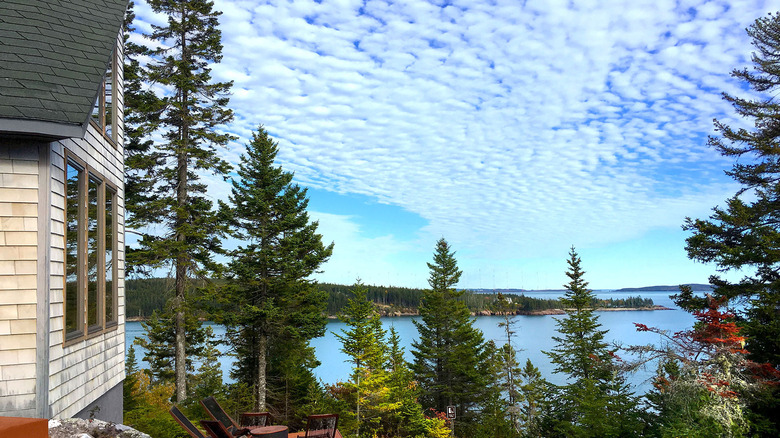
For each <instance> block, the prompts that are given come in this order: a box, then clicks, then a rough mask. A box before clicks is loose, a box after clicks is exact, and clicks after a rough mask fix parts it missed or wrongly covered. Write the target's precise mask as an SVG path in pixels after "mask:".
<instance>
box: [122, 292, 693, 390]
mask: <svg viewBox="0 0 780 438" xmlns="http://www.w3.org/2000/svg"><path fill="white" fill-rule="evenodd" d="M675 292H676V291H663V292H642V293H641V294H640V295H641V296H642V298H651V299H652V300H653V302H654V303H655V304H657V305H662V306H666V307H670V308H673V309H674V310H664V311H661V310H658V311H624V312H598V313H597V315H598V316H599V323H601V325H602V329H603V330H608V333H607V335H606V336H607V340H608V341H609V342H613V341H614V342H619V343H622V344H623V345H635V344H648V343H656V342H657V341H658V338H657V337H656V336H655V335H653V334H649V333H638V332H637V331H636V329H635V328H634V324H633V323H635V322H637V323H642V324H646V325H648V326H654V327H658V328H661V329H665V330H670V331H680V330H685V329H688V328H690V327H691V325H692V324H693V321H694V319H693V317H692V316H691V315H690V314H688V313H686V312H684V311H682V310H679V309H676V308H675V306H674V303H672V301H671V300H670V299H669V295H671V294H673V293H675ZM595 294H596V296H598V297H599V298H627V297H629V296H636V295H638V294H637V293H636V292H634V293H622V292H599V291H597V292H595ZM560 295H562V293H555V292H535V293H526V296H530V297H535V298H557V297H559V296H560ZM555 318H556V317H553V316H517V317H516V319H515V321H517V323H516V324H515V331H516V334H515V337H514V339H513V341H512V342H513V343H514V345H515V348H519V349H522V351H520V352H519V353H518V360H519V361H520V363H521V364H525V361H526V359H527V358H530V359H531V362H533V363H534V365H536V366H537V367H538V368H539V369H540V370H541V372H542V374H543V375H544V376H545V377H546V378H547V379H549V380H551V381H552V382H555V383H563V378H562V377H561V376H558V375H556V374H553V373H552V367H551V365H550V363H549V361H548V359H547V356H546V355H544V353H542V350H549V349H550V348H552V347H553V345H554V344H553V341H552V339H551V338H552V336H555V335H557V333H556V331H555V329H556V325H555ZM557 318H559V317H557ZM412 320H413V317H396V318H382V324H383V326H384V328H385V329H389V328H390V327H391V326H392V327H395V330H396V331H397V332H398V335H399V336H400V338H401V344H402V346H404V347H405V353H406V358H407V360H410V361H411V360H412V354H411V352H410V348H411V344H412V342H413V341H415V340H416V339H417V329H416V328H415V326H414V324H413V323H412ZM501 321H503V317H499V316H480V317H477V318H476V322H475V326H476V327H477V328H479V329H480V330H482V333H484V335H485V338H486V339H492V340H494V341H495V342H496V343H497V344H498V345H502V344H503V343H504V341H505V338H504V332H503V329H500V328H499V327H498V323H499V322H501ZM209 324H210V323H209ZM210 325H211V326H212V329H213V330H214V333H215V334H216V335H217V336H221V335H223V334H224V333H225V330H224V327H222V326H220V325H216V324H210ZM343 329H346V324H344V323H342V322H340V321H335V320H331V321H330V322H328V327H327V333H326V334H325V336H323V337H321V338H317V339H314V340H313V341H312V345H313V346H314V348H315V350H316V352H317V358H318V359H319V360H320V362H321V365H320V366H319V367H317V368H316V369H315V370H314V372H315V374H316V375H317V377H319V378H320V379H321V380H322V381H323V382H325V383H335V382H337V381H339V380H345V379H347V377H348V374H349V371H350V366H349V364H347V363H346V362H345V361H346V359H347V356H346V355H344V354H343V353H341V351H340V349H341V344H340V343H339V341H338V339H337V338H336V336H335V335H334V333H340V332H341V330H343ZM143 334H144V333H143V327H141V323H139V322H128V323H127V325H126V344H125V346H126V348H128V347H129V346H130V344H131V343H132V341H133V339H135V338H136V337H142V336H143ZM220 349H221V350H222V351H223V352H227V347H224V346H222V347H220ZM619 354H620V353H619ZM623 356H624V357H625V354H623ZM136 357H137V359H138V360H139V362H140V361H141V360H142V358H143V351H142V350H141V349H139V348H138V347H136ZM227 357H229V356H227ZM140 365H141V366H142V367H145V365H146V364H145V363H143V362H140ZM231 365H232V361H229V360H225V361H223V362H222V372H223V376H224V378H225V380H229V379H228V375H229V371H230V367H231ZM654 373H655V369H654V368H653V367H650V369H646V370H643V371H639V372H637V373H636V374H635V375H634V376H632V378H631V382H632V383H633V384H634V385H635V386H636V387H637V392H639V393H643V392H645V391H646V390H647V389H648V388H649V384H648V383H647V379H648V378H650V377H652V376H653V374H654Z"/></svg>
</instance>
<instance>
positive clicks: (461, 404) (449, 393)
mask: <svg viewBox="0 0 780 438" xmlns="http://www.w3.org/2000/svg"><path fill="white" fill-rule="evenodd" d="M428 269H429V270H430V276H429V278H428V284H429V285H430V286H431V289H429V290H426V291H425V292H423V297H422V302H421V304H420V319H419V320H415V321H414V324H415V326H416V327H417V331H418V332H419V339H418V340H417V341H415V342H414V343H413V344H412V348H413V350H412V354H413V355H414V363H413V365H412V369H413V370H414V374H415V378H416V379H417V381H418V382H419V384H420V388H421V390H422V392H421V395H420V400H421V403H422V405H423V407H424V408H434V409H436V410H437V411H439V412H443V411H444V410H445V409H446V407H447V406H448V405H454V406H456V409H457V412H458V420H457V422H458V423H462V422H465V423H468V422H471V421H473V419H474V417H475V416H476V415H477V413H476V411H475V409H476V408H478V407H479V406H481V404H482V403H483V402H484V399H485V397H486V395H487V388H488V387H489V385H490V383H491V382H490V380H491V378H492V375H491V373H490V363H489V360H488V359H489V357H490V353H491V352H490V351H489V349H488V348H487V344H486V343H485V341H484V339H483V336H482V332H481V331H480V330H478V329H475V328H474V327H473V325H472V324H473V320H472V318H471V314H470V312H469V310H468V308H467V307H466V305H465V304H464V303H463V302H462V301H458V300H457V298H458V297H459V296H461V295H462V294H463V292H462V291H457V290H455V289H454V286H455V284H457V282H458V280H459V278H460V275H461V271H460V270H459V269H458V266H457V261H456V260H455V253H454V252H453V251H452V250H451V249H450V246H449V244H448V243H447V241H446V240H444V239H440V240H439V241H438V242H437V243H436V250H435V252H434V256H433V263H428ZM458 427H459V426H456V429H457V428H458Z"/></svg>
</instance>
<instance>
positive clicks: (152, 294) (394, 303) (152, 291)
mask: <svg viewBox="0 0 780 438" xmlns="http://www.w3.org/2000/svg"><path fill="white" fill-rule="evenodd" d="M215 282H216V283H219V281H215ZM172 286H173V281H172V279H169V278H134V279H128V280H126V281H125V300H126V301H125V314H126V315H127V317H129V318H141V319H143V318H146V317H149V316H151V315H152V313H153V312H154V311H158V312H160V311H162V310H163V309H164V308H165V303H166V302H167V300H168V299H169V298H170V297H171V296H172ZM317 286H318V288H319V289H320V290H321V291H323V292H325V293H327V297H328V298H327V299H328V304H327V308H326V311H327V314H328V316H330V317H332V316H338V315H340V314H341V313H342V311H343V310H344V308H345V307H346V306H347V304H348V302H349V300H350V298H351V296H352V292H351V289H352V286H346V285H341V284H333V283H318V285H317ZM363 287H364V288H365V289H366V297H367V299H368V300H369V301H371V302H372V303H374V305H376V306H377V307H378V311H379V313H380V315H383V316H387V315H393V314H395V313H396V312H398V313H401V314H409V313H417V311H418V309H419V307H420V300H421V298H422V295H423V289H415V288H405V287H394V286H375V285H363ZM501 296H503V297H506V298H507V299H508V300H509V304H510V306H509V308H506V309H505V308H504V307H502V306H503V305H502V304H500V299H499V294H498V293H485V292H479V293H476V292H471V291H469V290H464V293H463V295H462V296H461V297H459V298H458V299H459V300H461V301H463V302H464V303H466V307H467V308H468V309H469V310H470V311H471V312H472V313H476V312H481V311H489V312H493V313H498V312H502V311H508V312H534V311H539V310H552V309H562V308H563V305H562V304H561V301H560V300H559V299H555V298H534V297H528V296H525V295H522V294H517V293H503V294H501ZM591 304H592V306H593V307H595V308H607V309H609V308H651V307H653V306H654V303H653V300H652V299H650V298H642V297H641V296H636V297H626V298H607V299H603V298H596V297H593V302H592V303H591ZM205 316H206V315H204V317H205Z"/></svg>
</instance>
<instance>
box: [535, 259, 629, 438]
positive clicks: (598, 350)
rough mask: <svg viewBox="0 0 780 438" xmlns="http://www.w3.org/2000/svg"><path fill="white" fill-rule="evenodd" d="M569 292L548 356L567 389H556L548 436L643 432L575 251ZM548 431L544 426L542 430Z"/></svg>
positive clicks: (548, 417)
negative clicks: (594, 311) (558, 334)
mask: <svg viewBox="0 0 780 438" xmlns="http://www.w3.org/2000/svg"><path fill="white" fill-rule="evenodd" d="M567 263H568V265H569V269H568V271H567V272H566V275H567V276H568V277H569V279H570V281H569V283H567V284H565V285H564V287H565V288H566V293H565V294H564V297H563V298H561V303H562V304H563V306H564V307H565V309H566V317H565V318H563V319H557V320H556V321H557V322H556V325H557V326H558V329H557V331H558V333H560V335H561V336H553V340H554V341H555V342H556V345H555V347H553V349H552V350H550V351H545V352H544V353H545V354H546V355H547V356H549V357H550V362H552V364H553V365H554V368H553V372H554V373H563V374H566V376H567V384H565V385H563V386H559V387H553V399H554V400H553V401H551V402H550V403H546V404H545V408H547V410H546V413H545V416H546V418H545V419H544V422H545V423H546V425H547V426H546V430H545V431H544V433H543V434H544V435H546V436H583V437H627V436H634V435H637V434H638V433H639V430H640V428H641V427H640V424H639V420H638V413H637V411H636V400H635V398H634V397H633V394H632V393H630V392H629V388H628V386H627V385H626V383H625V380H624V378H623V376H622V375H621V373H620V372H619V370H618V369H617V368H616V367H615V366H614V363H613V352H612V351H610V350H609V348H608V346H607V343H606V342H605V341H604V335H605V334H606V331H605V330H600V327H601V324H599V323H598V316H596V315H594V314H593V310H594V309H593V303H594V298H595V296H594V295H593V292H592V291H590V290H589V289H588V288H587V286H588V283H587V282H586V281H585V279H584V275H585V272H584V271H583V270H582V268H581V266H580V263H581V260H580V257H579V255H577V252H576V251H575V249H574V248H573V247H572V248H571V251H570V252H569V260H568V261H567ZM542 427H543V428H545V426H542Z"/></svg>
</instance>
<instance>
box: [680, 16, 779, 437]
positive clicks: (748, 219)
mask: <svg viewBox="0 0 780 438" xmlns="http://www.w3.org/2000/svg"><path fill="white" fill-rule="evenodd" d="M747 33H748V35H749V36H750V37H751V38H752V39H753V41H752V43H753V47H754V48H755V51H754V52H753V56H752V62H753V69H752V70H748V69H747V68H743V69H741V70H734V71H732V73H731V74H732V76H733V77H735V78H737V79H740V80H742V81H743V82H744V84H745V85H746V86H748V87H749V88H750V89H751V90H752V91H753V92H754V93H753V94H752V96H751V97H747V98H742V97H738V96H732V95H730V94H727V93H723V98H724V99H725V100H726V101H728V102H730V103H731V104H732V105H733V106H734V109H735V110H736V112H737V114H739V115H740V116H742V117H743V118H745V119H747V121H749V122H751V123H752V124H753V128H742V127H739V128H732V127H731V126H729V125H727V124H725V123H723V122H721V121H717V120H716V121H715V129H716V131H717V132H718V133H719V136H717V137H710V139H709V145H710V146H711V147H713V148H714V149H715V150H717V151H718V152H719V153H720V154H721V155H723V156H725V157H731V158H733V159H734V162H735V164H734V165H733V166H732V168H731V170H729V171H726V174H727V175H729V176H731V177H732V178H734V180H735V181H737V182H738V183H739V184H740V185H741V188H740V190H739V191H738V192H737V193H736V194H735V195H734V196H733V197H732V198H730V199H728V200H727V201H726V205H725V207H715V208H714V209H713V214H712V215H711V216H710V218H709V219H706V220H702V219H695V220H694V219H691V218H688V219H687V220H686V223H685V225H684V228H685V229H686V230H688V231H692V232H693V235H692V236H690V237H689V238H688V239H687V240H686V242H687V245H686V250H687V251H688V257H690V258H691V259H693V260H696V261H700V262H709V263H714V264H715V265H716V266H717V270H718V271H719V272H738V273H739V274H740V275H741V276H742V279H741V280H740V281H739V282H730V281H727V280H726V279H724V278H722V277H721V276H719V275H713V276H711V277H710V283H711V284H713V285H714V286H715V290H714V291H713V293H712V295H713V298H715V299H721V298H726V299H727V300H729V302H728V303H727V305H728V306H730V307H732V304H733V303H735V302H737V303H740V305H738V306H733V308H734V309H735V311H736V312H737V315H736V316H737V319H738V320H739V321H740V325H742V326H743V327H744V331H743V334H744V335H745V336H746V337H747V342H746V349H747V350H748V351H749V352H750V356H749V357H750V359H752V360H754V361H756V362H769V363H771V364H772V365H774V366H775V368H778V369H780V312H778V308H780V221H778V212H780V102H778V100H777V94H778V92H780V14H778V13H775V14H769V15H767V16H765V17H761V18H758V19H757V20H756V21H755V22H754V23H753V24H752V25H751V26H750V27H749V28H748V29H747ZM676 298H677V299H676V302H677V304H678V305H681V306H682V307H684V308H686V309H688V310H690V311H695V310H701V309H704V308H706V306H707V302H706V301H705V300H702V299H700V298H699V299H697V297H695V296H694V295H693V294H691V293H685V292H683V293H681V294H679V295H678V296H677V297H676ZM752 409H753V411H754V412H755V413H756V414H757V418H756V419H755V420H756V421H757V422H760V423H764V424H765V425H766V426H765V427H764V428H765V429H766V430H767V431H766V432H765V436H777V434H778V433H780V423H778V420H777V419H778V418H780V416H778V415H777V412H778V411H780V390H777V389H775V390H774V392H773V394H771V395H768V396H766V397H765V398H764V401H762V402H761V403H758V404H755V405H753V406H752Z"/></svg>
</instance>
